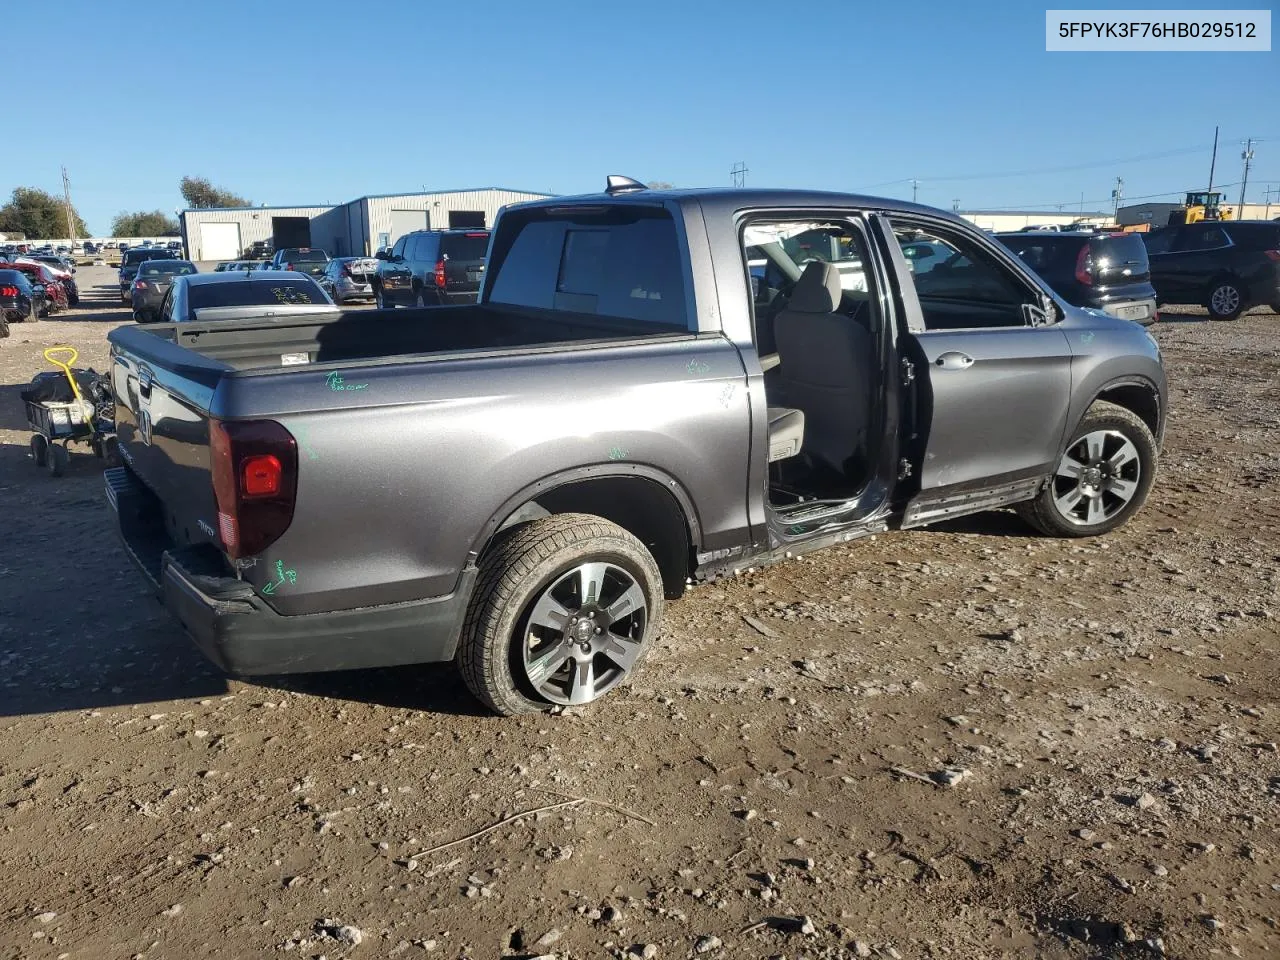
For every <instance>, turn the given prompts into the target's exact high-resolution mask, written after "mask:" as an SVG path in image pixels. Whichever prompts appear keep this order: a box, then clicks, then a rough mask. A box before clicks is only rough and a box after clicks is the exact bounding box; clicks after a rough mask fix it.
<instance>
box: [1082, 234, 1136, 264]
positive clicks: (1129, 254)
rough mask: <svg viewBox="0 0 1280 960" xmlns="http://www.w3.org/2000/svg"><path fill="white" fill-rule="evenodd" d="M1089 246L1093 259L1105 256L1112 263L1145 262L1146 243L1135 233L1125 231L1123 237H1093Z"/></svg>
mask: <svg viewBox="0 0 1280 960" xmlns="http://www.w3.org/2000/svg"><path fill="white" fill-rule="evenodd" d="M1089 246H1090V248H1091V249H1092V251H1093V256H1094V259H1099V258H1104V257H1105V258H1106V259H1107V260H1110V261H1112V262H1114V263H1142V264H1145V263H1146V262H1147V245H1146V244H1145V243H1143V242H1142V238H1141V237H1140V236H1138V235H1137V234H1136V233H1126V234H1125V235H1124V236H1123V237H1113V236H1105V237H1094V238H1093V239H1092V240H1090V241H1089Z"/></svg>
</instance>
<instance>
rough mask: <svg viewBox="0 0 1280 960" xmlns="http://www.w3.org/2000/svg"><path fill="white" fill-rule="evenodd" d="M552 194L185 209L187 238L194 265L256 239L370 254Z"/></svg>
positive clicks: (467, 193)
mask: <svg viewBox="0 0 1280 960" xmlns="http://www.w3.org/2000/svg"><path fill="white" fill-rule="evenodd" d="M547 196H550V194H546V193H531V192H529V191H527V190H509V189H506V188H503V187H481V188H478V189H474V190H444V191H439V192H435V193H399V194H382V195H377V196H367V197H358V198H357V199H355V200H352V201H350V202H349V203H342V204H338V205H337V206H313V207H267V206H262V207H210V208H202V209H198V210H184V211H182V216H181V226H182V239H183V243H184V245H185V248H186V251H187V256H188V257H189V258H190V259H192V260H202V261H207V260H236V259H239V258H240V257H241V256H242V255H243V253H244V251H245V250H246V249H247V248H248V247H250V246H252V245H253V244H254V243H255V242H256V241H265V240H270V241H273V243H274V244H275V246H276V247H277V248H279V247H319V248H320V249H322V250H324V251H325V252H326V253H328V254H329V256H331V257H342V256H369V255H372V254H373V253H375V252H377V251H378V250H380V249H382V248H383V247H389V246H391V245H392V244H393V243H395V242H396V240H398V239H399V238H400V237H401V236H402V235H403V234H406V233H408V232H410V231H411V230H424V229H436V230H442V229H446V228H449V227H491V226H493V221H494V219H495V218H496V217H497V215H498V210H500V209H501V208H502V207H504V206H507V205H508V204H513V203H521V202H524V201H526V200H541V199H543V198H544V197H547Z"/></svg>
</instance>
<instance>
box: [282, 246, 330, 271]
mask: <svg viewBox="0 0 1280 960" xmlns="http://www.w3.org/2000/svg"><path fill="white" fill-rule="evenodd" d="M328 262H329V254H327V253H325V252H324V251H323V250H321V249H319V248H317V247H285V248H284V249H283V250H277V251H276V252H275V255H274V256H273V257H272V258H271V263H270V264H269V265H268V267H267V269H269V270H297V271H298V272H299V273H309V274H311V275H312V276H313V277H318V276H320V274H322V273H324V268H325V265H326V264H328Z"/></svg>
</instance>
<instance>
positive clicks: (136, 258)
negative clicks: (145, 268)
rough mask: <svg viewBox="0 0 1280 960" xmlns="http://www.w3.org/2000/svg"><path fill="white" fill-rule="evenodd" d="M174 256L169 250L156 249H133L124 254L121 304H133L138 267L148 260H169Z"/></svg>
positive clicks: (121, 272)
mask: <svg viewBox="0 0 1280 960" xmlns="http://www.w3.org/2000/svg"><path fill="white" fill-rule="evenodd" d="M171 256H172V254H171V253H170V252H169V251H168V250H162V249H158V248H156V247H133V248H131V249H129V250H126V251H125V252H124V259H122V260H121V261H120V302H121V303H125V304H128V305H132V304H133V281H134V279H135V278H136V277H137V276H138V267H139V266H141V265H142V264H144V263H146V262H147V261H148V260H168V259H169V258H170V257H171Z"/></svg>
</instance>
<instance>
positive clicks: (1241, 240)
mask: <svg viewBox="0 0 1280 960" xmlns="http://www.w3.org/2000/svg"><path fill="white" fill-rule="evenodd" d="M1227 232H1228V233H1229V234H1231V242H1232V243H1235V244H1237V245H1239V246H1241V247H1244V248H1245V249H1246V250H1280V223H1274V224H1273V223H1250V224H1243V223H1238V224H1235V225H1229V226H1228V227H1227Z"/></svg>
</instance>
